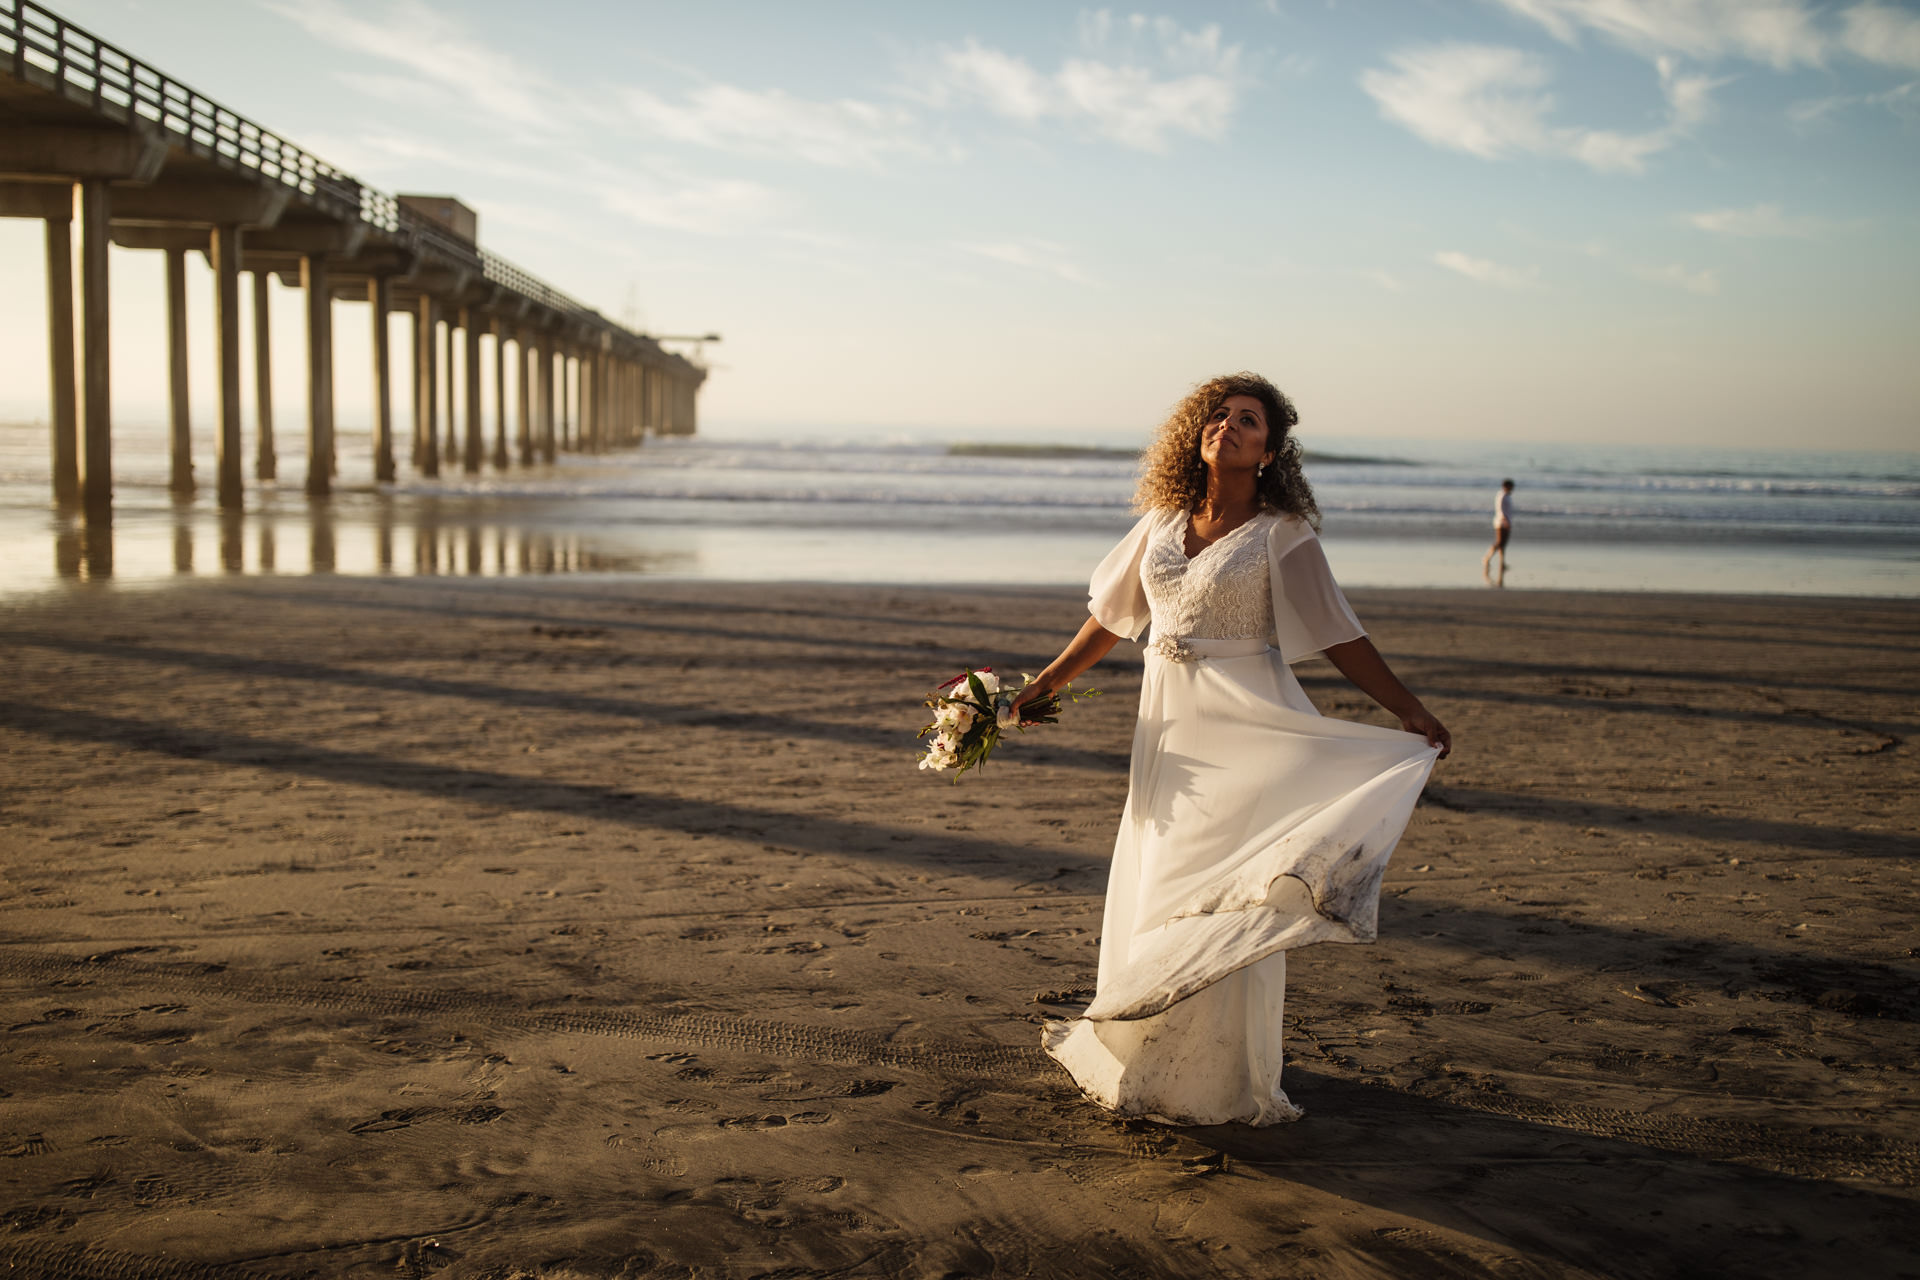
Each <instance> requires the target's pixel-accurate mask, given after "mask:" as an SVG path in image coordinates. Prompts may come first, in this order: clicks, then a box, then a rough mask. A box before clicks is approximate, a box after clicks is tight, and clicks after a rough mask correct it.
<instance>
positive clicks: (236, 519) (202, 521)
mask: <svg viewBox="0 0 1920 1280" xmlns="http://www.w3.org/2000/svg"><path fill="white" fill-rule="evenodd" d="M401 505H402V504H394V503H389V502H382V503H380V504H379V506H378V508H377V509H376V510H375V511H373V512H370V513H366V514H365V515H362V514H359V513H356V514H355V515H354V516H353V517H352V518H348V519H343V518H341V517H340V516H339V514H338V513H336V512H335V511H334V509H333V507H332V505H331V504H330V503H329V502H327V501H325V500H320V501H314V502H311V503H309V504H307V505H306V507H305V509H303V510H288V509H286V508H285V507H281V508H277V509H273V510H256V511H248V512H237V511H213V510H208V509H207V508H205V507H196V506H192V505H183V506H180V507H178V508H176V509H175V510H174V512H173V513H172V515H171V519H170V520H164V521H160V520H131V521H120V522H114V521H89V520H86V519H85V518H83V517H78V516H75V517H71V518H60V517H56V518H55V521H54V524H53V569H54V573H55V575H56V576H57V577H59V578H62V579H67V580H78V581H108V580H118V581H123V582H148V583H151V582H155V581H163V580H166V579H170V578H179V577H187V576H192V575H196V574H200V575H209V574H248V573H268V574H270V573H296V574H300V573H314V574H326V573H351V574H375V575H400V576H435V575H463V576H472V577H483V576H484V577H511V576H517V575H526V574H564V573H610V572H612V573H617V572H631V573H652V574H679V573H694V572H697V571H698V556H697V555H695V554H694V553H693V552H692V551H691V550H689V549H686V548H671V549H668V548H662V549H659V550H656V551H638V550H633V549H627V548H622V549H620V550H617V551H613V550H609V549H607V548H606V547H604V546H601V545H596V540H595V539H594V538H593V537H592V536H591V534H590V533H587V532H581V531H565V530H554V529H543V528H537V527H528V526H525V525H521V524H519V523H516V522H513V521H509V520H501V519H498V518H496V517H494V516H490V515H484V514H479V513H475V512H472V511H470V510H469V511H463V512H461V513H459V514H457V515H448V514H446V513H443V512H440V511H437V510H435V509H433V508H432V507H431V506H428V507H421V506H419V505H417V504H405V506H406V508H407V509H405V510H401V509H400V507H401ZM368 516H371V518H368ZM295 547H298V548H300V551H299V552H298V553H297V554H296V553H295V552H294V548H295ZM43 563H44V562H43ZM43 572H44V571H43V570H37V569H35V568H34V567H33V566H32V565H29V564H17V565H15V566H14V573H15V574H21V575H30V576H32V577H36V578H37V577H40V575H41V574H42V573H43Z"/></svg>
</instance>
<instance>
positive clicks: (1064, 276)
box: [954, 240, 1093, 284]
mask: <svg viewBox="0 0 1920 1280" xmlns="http://www.w3.org/2000/svg"><path fill="white" fill-rule="evenodd" d="M954 247H955V248H957V249H960V250H961V251H962V252H965V253H970V254H973V255H974V256H975V257H980V258H988V259H991V260H992V261H994V262H1000V263H1005V264H1006V265H1007V266H1010V267H1019V268H1021V269H1022V270H1026V271H1037V272H1039V273H1041V274H1043V275H1050V276H1055V277H1057V278H1059V279H1061V280H1066V281H1069V282H1070V283H1073V284H1092V283H1093V278H1092V277H1091V276H1089V275H1088V274H1087V273H1086V272H1085V271H1083V270H1081V269H1080V268H1079V267H1078V266H1077V265H1075V264H1074V263H1073V262H1072V261H1071V260H1070V259H1069V257H1068V250H1067V248H1066V246H1065V245H1060V244H1055V243H1053V242H1052V241H1049V240H1021V241H1009V242H1002V243H998V244H959V245H955V246H954Z"/></svg>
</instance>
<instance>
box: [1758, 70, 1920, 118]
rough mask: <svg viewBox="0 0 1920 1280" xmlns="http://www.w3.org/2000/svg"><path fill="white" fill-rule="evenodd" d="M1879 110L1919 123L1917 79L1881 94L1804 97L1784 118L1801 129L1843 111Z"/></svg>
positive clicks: (1919, 89)
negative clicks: (1875, 108) (1865, 108)
mask: <svg viewBox="0 0 1920 1280" xmlns="http://www.w3.org/2000/svg"><path fill="white" fill-rule="evenodd" d="M1860 107H1867V108H1874V107H1878V108H1882V109H1884V110H1887V111H1890V112H1892V113H1893V114H1894V115H1896V116H1899V117H1900V118H1901V119H1904V120H1920V80H1909V81H1907V82H1906V83H1905V84H1902V85H1895V86H1894V87H1893V88H1891V89H1888V90H1887V91H1886V92H1884V93H1848V94H1835V95H1833V96H1831V97H1826V98H1806V99H1802V100H1801V101H1799V102H1796V103H1794V104H1793V105H1792V106H1791V107H1788V108H1787V118H1788V119H1789V120H1791V121H1793V122H1794V123H1795V124H1797V125H1800V126H1802V127H1808V126H1812V125H1817V124H1820V123H1822V122H1824V121H1826V120H1828V119H1830V118H1831V117H1833V116H1836V115H1839V114H1840V113H1841V112H1843V111H1852V110H1854V109H1856V108H1860Z"/></svg>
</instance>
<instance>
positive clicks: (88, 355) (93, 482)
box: [75, 178, 113, 521]
mask: <svg viewBox="0 0 1920 1280" xmlns="http://www.w3.org/2000/svg"><path fill="white" fill-rule="evenodd" d="M75 189H76V190H77V191H78V192H79V205H80V450H79V454H80V502H81V504H82V505H83V506H84V507H85V508H86V512H87V515H88V516H89V517H90V518H93V519H97V520H101V521H106V520H110V519H112V517H113V378H112V361H111V359H110V358H109V357H110V352H109V350H108V336H107V335H108V323H107V321H108V298H107V245H108V243H109V228H108V219H109V217H110V215H111V208H110V205H109V200H110V199H111V197H110V196H109V195H108V188H107V183H106V180H105V179H103V178H88V179H86V180H85V181H83V182H79V183H76V184H75Z"/></svg>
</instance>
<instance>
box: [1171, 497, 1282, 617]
mask: <svg viewBox="0 0 1920 1280" xmlns="http://www.w3.org/2000/svg"><path fill="white" fill-rule="evenodd" d="M1273 519H1274V517H1273V516H1271V515H1267V514H1261V515H1257V516H1255V517H1253V518H1252V519H1251V520H1248V521H1247V522H1246V523H1245V524H1243V525H1241V526H1240V527H1238V528H1237V529H1233V530H1231V531H1230V532H1228V533H1226V534H1224V535H1223V536H1221V537H1220V538H1217V539H1215V540H1214V541H1213V542H1212V543H1211V544H1209V545H1208V546H1205V547H1202V548H1201V549H1200V552H1199V553H1198V554H1197V555H1195V556H1194V557H1193V558H1192V559H1188V558H1187V551H1186V537H1187V525H1188V521H1187V520H1165V521H1162V522H1161V523H1160V526H1159V528H1157V529H1156V530H1154V533H1153V535H1152V536H1151V537H1150V538H1149V539H1148V540H1147V547H1146V554H1145V556H1144V557H1142V559H1141V562H1140V582H1141V585H1142V586H1144V587H1145V588H1146V592H1147V604H1148V606H1149V607H1150V608H1151V609H1152V611H1153V634H1154V635H1155V636H1156V637H1160V636H1178V637H1188V636H1192V637H1205V638H1207V639H1215V640H1251V639H1257V638H1259V637H1262V636H1266V635H1268V634H1270V633H1271V632H1272V630H1273V587H1272V582H1271V579H1270V577H1269V575H1268V565H1267V532H1268V526H1269V525H1271V524H1272V523H1273Z"/></svg>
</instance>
